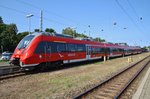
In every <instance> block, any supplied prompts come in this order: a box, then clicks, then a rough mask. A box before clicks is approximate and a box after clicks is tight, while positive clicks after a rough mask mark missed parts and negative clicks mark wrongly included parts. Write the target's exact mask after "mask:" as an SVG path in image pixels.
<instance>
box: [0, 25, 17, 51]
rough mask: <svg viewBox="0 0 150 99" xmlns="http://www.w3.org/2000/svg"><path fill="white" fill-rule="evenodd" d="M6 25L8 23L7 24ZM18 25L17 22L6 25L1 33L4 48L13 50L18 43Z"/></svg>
mask: <svg viewBox="0 0 150 99" xmlns="http://www.w3.org/2000/svg"><path fill="white" fill-rule="evenodd" d="M5 25H6V24H5ZM17 31H18V30H17V26H16V25H15V24H9V25H6V28H5V29H3V31H2V32H1V34H0V38H1V39H0V40H1V46H3V49H4V50H8V51H13V50H14V49H15V47H16V45H17V37H16V34H17Z"/></svg>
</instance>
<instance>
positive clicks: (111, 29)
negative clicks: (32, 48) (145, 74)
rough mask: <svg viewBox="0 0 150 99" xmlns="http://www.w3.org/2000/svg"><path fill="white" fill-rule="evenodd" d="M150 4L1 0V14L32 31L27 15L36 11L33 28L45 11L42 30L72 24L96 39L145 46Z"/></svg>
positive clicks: (148, 0)
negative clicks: (41, 12)
mask: <svg viewBox="0 0 150 99" xmlns="http://www.w3.org/2000/svg"><path fill="white" fill-rule="evenodd" d="M149 4H150V0H1V1H0V16H1V17H2V18H3V21H4V23H6V24H10V23H15V24H16V25H17V27H18V32H24V31H29V18H26V15H28V14H33V15H34V16H33V17H31V18H30V20H31V31H34V29H36V28H39V27H40V11H41V10H42V11H43V30H44V29H45V28H53V29H55V30H56V32H57V33H61V32H62V29H64V28H67V27H71V28H72V29H74V30H76V31H77V32H78V33H83V34H85V35H88V36H89V35H90V36H91V37H93V38H95V37H100V38H103V39H105V40H106V41H108V42H113V43H120V42H126V43H128V44H129V45H131V46H141V47H143V46H149V45H150V40H149V38H150V33H149V31H150V28H149V26H150V11H148V10H149V9H150V6H149ZM140 18H142V19H140ZM114 23H116V25H114ZM89 25H90V27H89ZM102 30H103V31H102Z"/></svg>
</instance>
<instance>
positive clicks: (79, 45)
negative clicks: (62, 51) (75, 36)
mask: <svg viewBox="0 0 150 99" xmlns="http://www.w3.org/2000/svg"><path fill="white" fill-rule="evenodd" d="M77 51H78V52H85V45H84V44H77Z"/></svg>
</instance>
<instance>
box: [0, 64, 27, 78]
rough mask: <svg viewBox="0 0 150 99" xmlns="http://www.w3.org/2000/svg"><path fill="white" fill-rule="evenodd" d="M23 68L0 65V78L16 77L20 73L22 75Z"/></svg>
mask: <svg viewBox="0 0 150 99" xmlns="http://www.w3.org/2000/svg"><path fill="white" fill-rule="evenodd" d="M24 74H25V73H24V72H23V70H21V69H20V67H19V66H11V65H9V66H1V67H0V80H2V79H7V78H11V77H16V76H20V75H24Z"/></svg>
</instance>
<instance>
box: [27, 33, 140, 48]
mask: <svg viewBox="0 0 150 99" xmlns="http://www.w3.org/2000/svg"><path fill="white" fill-rule="evenodd" d="M29 35H35V36H39V35H44V36H51V38H52V40H56V42H58V41H59V42H61V41H62V42H64V41H65V42H68V43H79V44H88V45H92V44H94V46H101V47H112V48H123V49H141V48H140V47H135V46H125V45H118V44H109V43H102V42H96V41H91V40H89V39H88V40H87V39H75V38H73V37H71V36H69V35H66V34H58V33H57V34H52V33H48V32H34V33H31V34H29Z"/></svg>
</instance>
